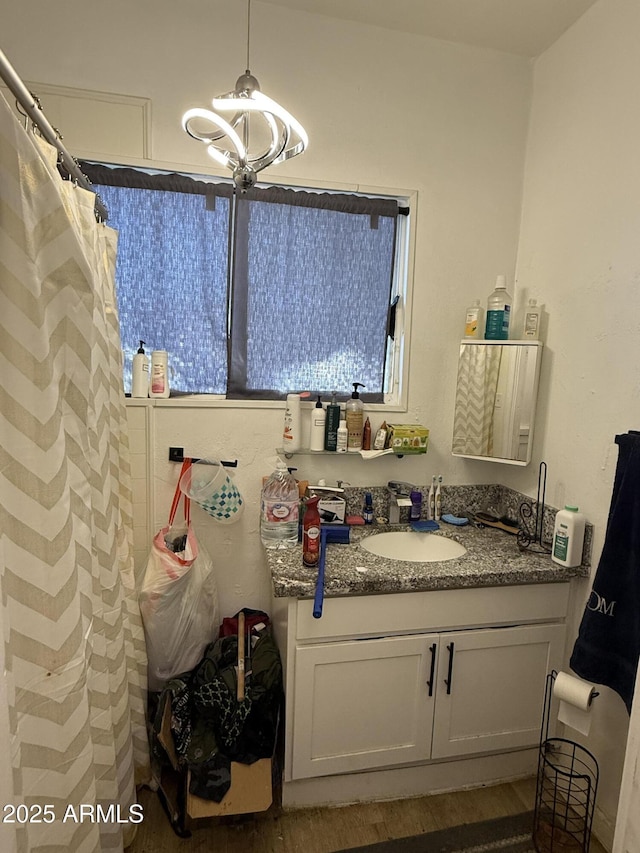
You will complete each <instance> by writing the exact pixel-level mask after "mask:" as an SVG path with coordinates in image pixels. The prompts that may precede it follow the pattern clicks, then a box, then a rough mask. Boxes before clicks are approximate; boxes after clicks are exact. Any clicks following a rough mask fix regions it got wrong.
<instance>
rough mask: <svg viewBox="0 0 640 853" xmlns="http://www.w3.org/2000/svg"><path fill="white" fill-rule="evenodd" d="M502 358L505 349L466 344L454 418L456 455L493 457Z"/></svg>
mask: <svg viewBox="0 0 640 853" xmlns="http://www.w3.org/2000/svg"><path fill="white" fill-rule="evenodd" d="M501 359H502V347H494V346H483V345H471V344H469V345H465V344H463V345H462V347H461V351H460V360H459V362H458V381H457V385H456V404H455V411H454V415H453V452H454V453H464V454H467V455H469V456H492V455H493V412H494V407H495V403H496V393H497V390H498V376H499V373H500V361H501Z"/></svg>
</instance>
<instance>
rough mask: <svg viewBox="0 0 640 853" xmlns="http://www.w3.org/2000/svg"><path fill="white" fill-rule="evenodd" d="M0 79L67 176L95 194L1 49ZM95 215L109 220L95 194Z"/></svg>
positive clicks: (104, 208) (89, 182) (105, 210)
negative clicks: (46, 143)
mask: <svg viewBox="0 0 640 853" xmlns="http://www.w3.org/2000/svg"><path fill="white" fill-rule="evenodd" d="M0 77H2V79H3V80H4V82H5V83H6V84H7V86H8V87H9V89H10V90H11V92H12V93H13V95H14V96H15V98H16V99H17V100H18V103H19V104H20V105H21V106H22V107H23V108H24V110H25V112H26V113H27V115H28V116H29V118H30V119H31V121H32V122H33V123H34V124H35V125H36V127H37V128H38V130H39V131H40V133H41V134H42V135H43V137H44V138H45V139H46V140H47V142H48V143H49V144H50V145H53V146H54V147H55V148H57V149H58V152H59V155H60V160H61V162H62V165H63V166H64V168H65V169H66V170H67V172H68V173H69V175H71V177H73V178H74V179H75V180H76V181H77V182H78V184H79V185H80V186H81V187H83V188H84V189H85V190H90V191H91V192H92V193H94V194H95V193H96V191H95V190H94V188H93V185H92V184H91V181H90V180H89V179H88V178H87V176H86V175H85V174H84V172H83V171H82V169H81V168H80V167H79V166H78V164H77V162H76V161H75V159H74V158H73V157H72V156H71V154H69V152H68V151H67V149H66V148H65V146H64V145H63V144H62V140H61V139H60V136H59V135H58V133H56V131H55V130H54V129H53V127H52V126H51V125H50V124H49V121H48V120H47V117H46V116H45V114H44V112H43V110H42V107H41V106H40V105H39V104H38V103H37V102H36V101H35V100H34V97H33V95H32V94H31V92H30V91H29V90H28V89H27V87H26V86H25V85H24V83H23V82H22V80H21V79H20V77H19V76H18V74H17V72H16V70H15V69H14V67H13V66H12V65H11V63H10V62H9V60H8V59H7V57H6V55H5V54H4V53H3V51H2V50H1V49H0ZM96 214H97V215H98V216H99V217H100V219H101V220H102V221H103V222H106V221H107V219H108V218H109V214H108V213H107V209H106V207H105V206H104V204H103V203H102V200H101V199H100V197H99V196H98V195H97V194H96Z"/></svg>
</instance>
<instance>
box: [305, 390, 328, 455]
mask: <svg viewBox="0 0 640 853" xmlns="http://www.w3.org/2000/svg"><path fill="white" fill-rule="evenodd" d="M326 420H327V413H326V412H325V410H324V407H323V405H322V400H321V399H320V395H319V394H318V401H317V402H316V404H315V406H314V408H313V409H312V410H311V435H310V439H309V449H310V450H324V428H325V424H326Z"/></svg>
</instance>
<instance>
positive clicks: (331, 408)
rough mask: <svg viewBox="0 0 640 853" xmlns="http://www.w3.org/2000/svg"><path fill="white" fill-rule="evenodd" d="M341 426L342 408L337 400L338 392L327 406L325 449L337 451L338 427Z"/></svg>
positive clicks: (332, 396)
mask: <svg viewBox="0 0 640 853" xmlns="http://www.w3.org/2000/svg"><path fill="white" fill-rule="evenodd" d="M339 426H340V406H339V405H338V402H337V400H336V392H335V391H334V392H333V394H332V395H331V402H330V403H329V405H328V406H327V416H326V420H325V425H324V449H325V450H335V449H336V445H337V443H338V427H339Z"/></svg>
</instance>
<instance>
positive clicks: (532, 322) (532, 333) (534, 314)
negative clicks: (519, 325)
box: [522, 299, 540, 341]
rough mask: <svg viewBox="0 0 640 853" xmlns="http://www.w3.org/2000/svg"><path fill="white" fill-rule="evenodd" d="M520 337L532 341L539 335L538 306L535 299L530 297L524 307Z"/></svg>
mask: <svg viewBox="0 0 640 853" xmlns="http://www.w3.org/2000/svg"><path fill="white" fill-rule="evenodd" d="M522 337H523V338H525V340H526V339H529V340H533V341H537V340H538V338H539V337H540V306H539V305H538V303H537V301H536V300H535V299H530V300H529V304H528V305H527V307H526V308H525V311H524V326H523V329H522Z"/></svg>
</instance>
